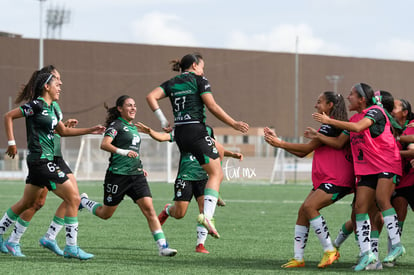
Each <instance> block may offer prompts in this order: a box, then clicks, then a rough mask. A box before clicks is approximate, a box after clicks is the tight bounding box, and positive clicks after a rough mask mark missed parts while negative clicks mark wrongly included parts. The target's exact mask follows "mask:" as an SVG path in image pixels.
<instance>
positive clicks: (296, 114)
mask: <svg viewBox="0 0 414 275" xmlns="http://www.w3.org/2000/svg"><path fill="white" fill-rule="evenodd" d="M298 48H299V36H296V47H295V142H299V134H298V132H299V131H298V127H299V125H298V123H299V53H298ZM297 166H298V159H297V157H295V183H296V175H297Z"/></svg>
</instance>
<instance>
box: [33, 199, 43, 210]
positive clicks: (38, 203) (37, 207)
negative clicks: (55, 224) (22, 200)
mask: <svg viewBox="0 0 414 275" xmlns="http://www.w3.org/2000/svg"><path fill="white" fill-rule="evenodd" d="M43 205H45V201H35V202H34V203H33V205H32V207H31V208H33V210H34V211H38V210H40V209H41V208H42V207H43Z"/></svg>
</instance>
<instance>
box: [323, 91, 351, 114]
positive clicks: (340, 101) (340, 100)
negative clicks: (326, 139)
mask: <svg viewBox="0 0 414 275" xmlns="http://www.w3.org/2000/svg"><path fill="white" fill-rule="evenodd" d="M323 95H324V96H325V99H326V102H327V103H330V102H332V103H333V107H332V110H331V112H330V114H329V115H330V116H331V117H333V118H334V119H337V120H342V121H348V113H347V111H346V106H345V100H344V97H343V96H342V95H341V94H337V93H335V92H332V91H326V92H324V93H323Z"/></svg>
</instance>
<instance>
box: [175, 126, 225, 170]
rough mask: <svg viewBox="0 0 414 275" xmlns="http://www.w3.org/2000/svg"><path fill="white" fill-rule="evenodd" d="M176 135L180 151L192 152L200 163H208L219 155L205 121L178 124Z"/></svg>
mask: <svg viewBox="0 0 414 275" xmlns="http://www.w3.org/2000/svg"><path fill="white" fill-rule="evenodd" d="M174 137H175V142H176V143H177V146H178V148H179V149H180V152H189V153H191V154H192V155H193V156H194V157H196V159H197V160H198V162H199V163H200V165H203V164H206V163H208V162H209V159H210V158H211V159H216V158H218V157H219V153H218V150H217V148H216V145H215V144H214V141H213V140H212V138H211V137H210V136H209V135H208V133H207V130H206V125H205V124H204V123H192V124H183V125H176V126H175V130H174Z"/></svg>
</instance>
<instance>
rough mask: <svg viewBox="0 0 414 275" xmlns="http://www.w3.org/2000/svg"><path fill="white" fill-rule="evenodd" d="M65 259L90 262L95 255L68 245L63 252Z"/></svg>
mask: <svg viewBox="0 0 414 275" xmlns="http://www.w3.org/2000/svg"><path fill="white" fill-rule="evenodd" d="M63 257H65V258H67V259H70V258H76V259H79V260H89V259H92V258H93V257H94V255H93V254H90V253H86V252H85V251H83V250H82V249H81V248H80V247H79V246H77V245H66V246H65V249H64V250H63Z"/></svg>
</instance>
